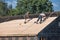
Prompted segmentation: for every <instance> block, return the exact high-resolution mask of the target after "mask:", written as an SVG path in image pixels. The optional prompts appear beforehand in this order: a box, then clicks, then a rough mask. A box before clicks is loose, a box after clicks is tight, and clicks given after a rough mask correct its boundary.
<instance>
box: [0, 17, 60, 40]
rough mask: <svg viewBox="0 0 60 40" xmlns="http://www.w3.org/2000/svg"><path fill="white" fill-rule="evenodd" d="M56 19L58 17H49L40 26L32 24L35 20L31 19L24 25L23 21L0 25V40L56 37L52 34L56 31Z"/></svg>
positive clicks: (41, 39) (44, 39)
mask: <svg viewBox="0 0 60 40" xmlns="http://www.w3.org/2000/svg"><path fill="white" fill-rule="evenodd" d="M58 19H59V17H49V18H48V19H46V21H44V22H43V23H42V24H36V23H34V21H36V20H37V18H33V19H32V20H31V21H29V22H28V23H26V24H24V19H17V20H12V21H8V22H3V23H0V40H48V39H49V38H51V37H53V36H56V34H54V33H55V30H56V31H58V30H57V29H56V28H57V27H56V24H57V20H58ZM54 27H55V29H54ZM51 30H52V31H51ZM56 33H57V32H56ZM54 38H55V37H54ZM49 40H50V39H49ZM51 40H52V39H51Z"/></svg>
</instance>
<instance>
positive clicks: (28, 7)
mask: <svg viewBox="0 0 60 40" xmlns="http://www.w3.org/2000/svg"><path fill="white" fill-rule="evenodd" d="M52 7H53V5H52V2H51V1H49V0H17V7H16V8H17V9H18V10H19V13H20V14H24V13H25V12H27V11H30V12H31V13H40V12H49V11H53V8H52Z"/></svg>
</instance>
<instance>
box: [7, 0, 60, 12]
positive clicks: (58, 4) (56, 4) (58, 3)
mask: <svg viewBox="0 0 60 40" xmlns="http://www.w3.org/2000/svg"><path fill="white" fill-rule="evenodd" d="M16 1H17V0H6V2H7V3H8V5H10V4H12V6H13V8H15V7H16V5H17V4H16V3H17V2H16ZM50 1H51V2H52V4H53V9H54V11H60V0H50Z"/></svg>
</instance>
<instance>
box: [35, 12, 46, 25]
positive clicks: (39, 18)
mask: <svg viewBox="0 0 60 40" xmlns="http://www.w3.org/2000/svg"><path fill="white" fill-rule="evenodd" d="M45 18H46V15H45V14H44V13H40V14H39V17H38V19H37V22H36V23H38V21H39V20H40V22H39V23H40V24H41V23H42V22H43V19H45Z"/></svg>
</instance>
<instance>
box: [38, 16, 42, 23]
mask: <svg viewBox="0 0 60 40" xmlns="http://www.w3.org/2000/svg"><path fill="white" fill-rule="evenodd" d="M39 20H40V23H42V16H41V15H40V16H39V17H38V20H37V22H38V21H39Z"/></svg>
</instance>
